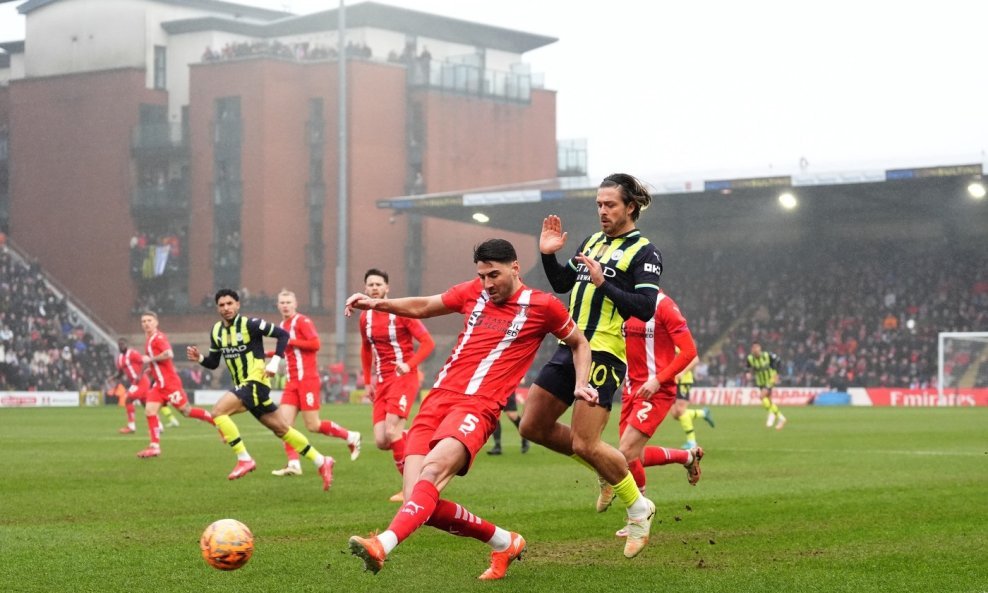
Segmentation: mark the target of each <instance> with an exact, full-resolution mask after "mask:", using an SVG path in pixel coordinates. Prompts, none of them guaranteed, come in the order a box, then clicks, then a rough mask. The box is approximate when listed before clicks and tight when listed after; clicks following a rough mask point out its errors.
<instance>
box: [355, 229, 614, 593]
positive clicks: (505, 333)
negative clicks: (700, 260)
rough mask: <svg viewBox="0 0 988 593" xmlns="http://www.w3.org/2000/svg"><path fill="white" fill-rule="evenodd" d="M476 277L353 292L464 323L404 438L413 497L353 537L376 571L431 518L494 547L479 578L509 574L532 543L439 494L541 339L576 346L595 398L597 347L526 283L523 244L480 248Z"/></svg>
mask: <svg viewBox="0 0 988 593" xmlns="http://www.w3.org/2000/svg"><path fill="white" fill-rule="evenodd" d="M473 259H474V262H475V263H476V264H477V276H478V278H475V279H474V280H472V281H469V282H464V283H462V284H458V285H456V286H454V287H452V288H450V289H449V290H447V291H446V292H445V293H443V294H437V295H433V296H428V297H406V298H401V299H374V298H371V297H369V296H367V295H364V294H359V293H358V294H354V295H352V296H351V297H350V298H349V299H347V302H346V314H347V315H350V313H351V312H352V309H364V310H369V311H384V312H387V313H393V314H395V315H401V316H404V317H414V318H424V317H435V316H437V315H447V314H450V313H454V312H457V313H461V314H463V315H464V323H463V331H462V332H460V335H459V337H458V338H457V340H456V345H455V346H454V348H453V352H452V354H451V355H450V357H449V358H448V359H447V360H446V364H445V365H444V366H443V368H442V370H441V371H440V372H439V374H438V376H437V377H436V382H435V383H434V384H433V386H432V390H431V391H430V392H429V395H428V397H426V398H425V400H424V401H423V402H422V406H421V408H420V409H419V413H418V415H416V416H415V420H414V422H412V427H411V429H409V431H408V444H407V445H406V446H405V451H406V457H405V472H404V482H405V500H406V502H405V504H404V505H402V507H401V509H400V510H399V511H398V512H397V513H396V514H395V516H394V518H393V519H392V520H391V524H390V525H389V526H388V529H387V530H385V531H383V532H381V533H380V534H378V535H371V536H369V537H366V538H364V537H359V536H353V537H351V538H350V542H349V545H350V551H351V552H352V553H353V554H354V555H356V556H359V557H360V558H362V559H363V561H364V566H365V568H366V569H367V570H370V571H372V572H374V573H377V572H378V571H380V570H381V568H383V567H384V561H385V559H386V558H387V556H388V554H390V553H391V552H392V551H393V550H394V549H395V547H396V546H397V545H398V544H399V543H401V542H402V541H404V540H405V539H406V538H408V537H409V536H410V535H411V534H412V533H414V532H415V531H416V530H417V529H418V528H419V527H421V526H422V525H423V524H426V525H430V526H432V527H435V528H436V529H441V530H443V531H447V532H449V533H451V534H453V535H459V536H461V537H471V538H474V539H477V540H480V541H482V542H485V543H487V544H488V545H489V546H490V547H491V550H492V551H491V565H490V567H489V568H488V569H487V570H486V571H484V573H483V574H481V575H480V577H479V578H480V579H483V580H493V579H500V578H503V577H504V575H505V573H506V572H507V570H508V565H510V564H511V562H512V561H513V560H516V559H518V558H520V557H521V555H522V553H523V552H524V551H525V538H523V537H522V536H521V535H519V534H517V533H514V532H509V531H506V530H504V529H502V528H500V527H498V526H496V525H494V524H493V523H490V522H488V521H486V520H484V519H481V518H480V517H477V516H476V515H473V514H472V513H470V512H469V511H467V510H466V509H464V508H463V507H461V506H460V505H458V504H456V503H453V502H451V501H449V500H443V499H441V498H440V492H441V491H442V490H443V488H445V487H446V485H447V484H449V482H450V480H452V479H453V477H454V476H456V475H465V474H466V473H467V472H468V471H469V470H470V466H471V464H472V463H473V461H474V459H475V457H476V455H477V452H478V451H480V449H481V448H482V447H483V446H484V443H485V442H486V441H487V439H488V438H489V437H490V435H491V433H492V432H493V431H494V425H495V424H496V423H497V422H498V419H499V417H500V415H501V408H502V407H503V406H504V403H505V401H506V400H507V398H508V394H509V393H511V392H512V391H513V390H514V389H515V386H516V385H518V382H519V381H520V380H521V378H522V376H523V375H524V374H525V371H526V370H527V369H528V367H529V365H531V364H532V360H533V359H534V358H535V354H536V351H537V350H538V347H539V344H540V343H541V342H542V339H543V338H544V337H545V335H546V334H550V333H551V334H553V335H554V336H556V337H557V338H559V339H560V340H562V341H563V342H564V343H565V344H567V345H568V346H569V347H570V348H571V349H572V351H573V360H574V364H575V368H576V370H575V373H576V377H577V379H576V381H575V383H576V387H575V389H574V394H573V395H574V397H577V398H580V399H581V400H587V401H593V400H595V399H596V397H597V394H596V392H595V391H594V389H593V388H592V387H590V385H589V382H588V376H589V373H590V347H589V345H588V343H587V341H586V339H585V338H584V337H583V334H582V333H581V332H580V330H579V329H577V327H576V324H575V323H574V322H573V319H572V318H571V317H570V315H569V312H567V310H566V307H565V306H563V304H562V303H561V302H560V301H559V300H558V299H557V298H556V297H554V296H552V295H551V294H547V293H544V292H541V291H539V290H534V289H531V288H529V287H527V286H525V285H524V284H522V282H521V278H520V276H519V273H520V266H519V264H518V258H517V255H516V254H515V249H514V247H513V246H512V245H511V243H509V242H507V241H505V240H503V239H490V240H488V241H485V242H483V243H481V244H480V245H478V246H477V247H475V248H474V255H473Z"/></svg>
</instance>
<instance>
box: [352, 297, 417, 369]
mask: <svg viewBox="0 0 988 593" xmlns="http://www.w3.org/2000/svg"><path fill="white" fill-rule="evenodd" d="M428 335H429V330H427V329H425V325H424V324H423V323H422V322H421V321H420V320H418V319H409V318H407V317H401V316H399V315H395V314H393V313H384V312H381V311H364V312H363V313H361V314H360V338H361V340H362V341H363V343H364V346H365V347H367V346H369V347H370V350H371V354H372V359H371V368H370V371H371V375H372V380H373V381H374V382H375V383H380V382H382V381H385V380H388V379H391V378H394V377H396V376H397V375H396V374H395V365H396V364H398V363H399V362H403V363H405V364H408V365H410V366H411V367H413V368H412V369H410V372H412V373H414V372H415V369H414V367H415V366H416V362H415V361H414V358H413V357H414V352H415V350H414V348H413V343H412V340H413V339H415V340H418V342H419V343H420V344H421V343H422V342H423V340H424V338H425V337H426V336H428ZM430 340H431V338H430Z"/></svg>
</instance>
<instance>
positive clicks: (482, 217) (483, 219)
mask: <svg viewBox="0 0 988 593" xmlns="http://www.w3.org/2000/svg"><path fill="white" fill-rule="evenodd" d="M471 218H473V219H474V220H476V221H477V222H479V223H480V224H487V223H488V222H490V221H491V217H490V216H487V215H486V214H484V213H483V212H474V213H473V216H472V217H471Z"/></svg>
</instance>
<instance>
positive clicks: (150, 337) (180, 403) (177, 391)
mask: <svg viewBox="0 0 988 593" xmlns="http://www.w3.org/2000/svg"><path fill="white" fill-rule="evenodd" d="M141 328H143V329H144V335H145V337H146V340H145V342H144V356H143V357H142V362H144V363H146V364H148V365H149V367H150V372H151V377H152V378H153V379H154V386H153V387H151V389H150V390H149V391H148V396H147V406H146V407H145V408H144V415H145V416H146V417H147V421H148V433H150V435H151V443H150V444H149V445H148V446H147V448H145V449H143V450H141V451H140V452H138V453H137V456H138V457H140V458H142V459H146V458H149V457H157V456H159V455H161V423H160V421H159V420H158V409H159V408H161V407H162V406H169V405H171V406H174V407H175V408H176V409H177V410H178V411H179V412H181V413H182V415H183V416H186V417H188V418H195V419H196V420H202V421H203V422H208V423H209V424H213V417H212V416H210V414H209V412H207V411H206V410H203V409H202V408H194V407H192V405H191V404H190V403H189V396H188V395H186V394H185V390H184V389H182V379H181V377H179V376H178V373H177V372H176V371H175V364H174V363H173V362H172V359H173V358H175V353H174V352H173V351H172V345H171V344H170V343H168V336H166V335H165V334H164V333H163V332H160V331H158V315H157V313H155V312H154V311H145V312H144V313H141Z"/></svg>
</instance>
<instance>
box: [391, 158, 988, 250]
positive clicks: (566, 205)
mask: <svg viewBox="0 0 988 593" xmlns="http://www.w3.org/2000/svg"><path fill="white" fill-rule="evenodd" d="M984 173H985V166H984V164H982V163H969V164H961V165H946V166H938V167H919V168H899V169H885V170H881V169H869V170H849V171H842V172H830V173H813V174H800V175H779V176H769V177H757V178H756V177H746V178H738V179H699V180H685V181H684V180H674V181H659V182H649V185H650V186H651V187H652V188H653V191H652V195H653V197H654V198H656V199H660V198H666V199H668V200H677V199H683V200H690V199H691V198H692V200H691V203H692V204H695V205H696V208H697V209H698V210H701V209H702V210H703V211H704V212H705V214H704V216H705V218H706V217H709V218H711V219H714V218H718V219H724V218H730V217H732V216H737V215H738V209H737V208H733V207H729V206H728V204H730V203H734V204H735V205H737V204H739V203H740V201H741V198H742V197H745V196H764V195H765V194H766V193H768V194H771V195H772V197H773V198H774V197H776V196H777V195H778V194H779V193H781V192H783V191H785V190H791V191H793V192H794V193H796V194H798V195H800V196H810V195H816V196H826V197H827V199H828V201H829V203H830V205H831V206H836V205H837V204H840V206H839V207H840V208H842V209H843V210H844V211H848V210H853V211H854V212H857V213H858V214H859V215H860V216H861V217H862V218H863V219H867V218H877V217H880V216H887V215H888V214H889V213H890V212H893V213H894V212H896V210H897V206H896V204H897V202H896V196H898V195H901V192H902V191H903V190H902V185H901V184H902V183H909V187H910V188H911V189H912V190H913V191H914V193H917V194H922V193H924V192H926V193H929V199H927V200H919V201H918V203H920V204H923V203H925V204H928V205H929V207H930V208H935V207H936V206H937V205H938V204H939V203H940V200H939V198H940V197H942V194H943V191H944V188H945V187H947V186H950V187H953V186H954V185H956V186H958V187H960V186H961V184H967V183H969V182H970V181H971V180H973V179H981V178H982V176H983V175H984ZM646 181H648V180H646ZM598 185H599V180H596V179H593V180H592V179H590V178H588V177H558V178H554V179H546V180H540V181H532V182H528V183H519V184H511V185H503V186H497V187H486V188H477V189H470V190H461V191H449V192H437V193H431V194H425V195H409V196H399V197H394V198H388V199H382V200H378V201H377V207H378V208H382V209H389V210H392V211H394V212H395V213H396V214H406V213H407V214H420V215H423V216H430V217H435V218H441V219H447V220H454V221H458V222H466V223H472V224H478V225H481V226H487V227H494V228H501V229H505V230H509V231H515V232H521V233H527V234H532V233H533V232H535V231H536V229H537V228H540V226H541V225H540V223H539V221H541V219H542V218H543V217H544V216H545V215H546V214H548V213H552V212H556V213H560V212H562V211H564V210H568V209H570V208H571V206H570V204H576V201H577V200H584V202H583V203H582V204H581V205H579V206H578V207H579V208H580V209H581V210H582V211H587V210H589V211H590V212H592V208H588V202H589V201H590V200H592V199H593V198H594V197H595V196H596V195H597V186H598ZM724 198H733V199H724ZM821 206H822V205H821ZM478 217H479V218H480V219H481V220H485V219H486V221H485V222H480V221H478V220H477V218H478Z"/></svg>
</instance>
